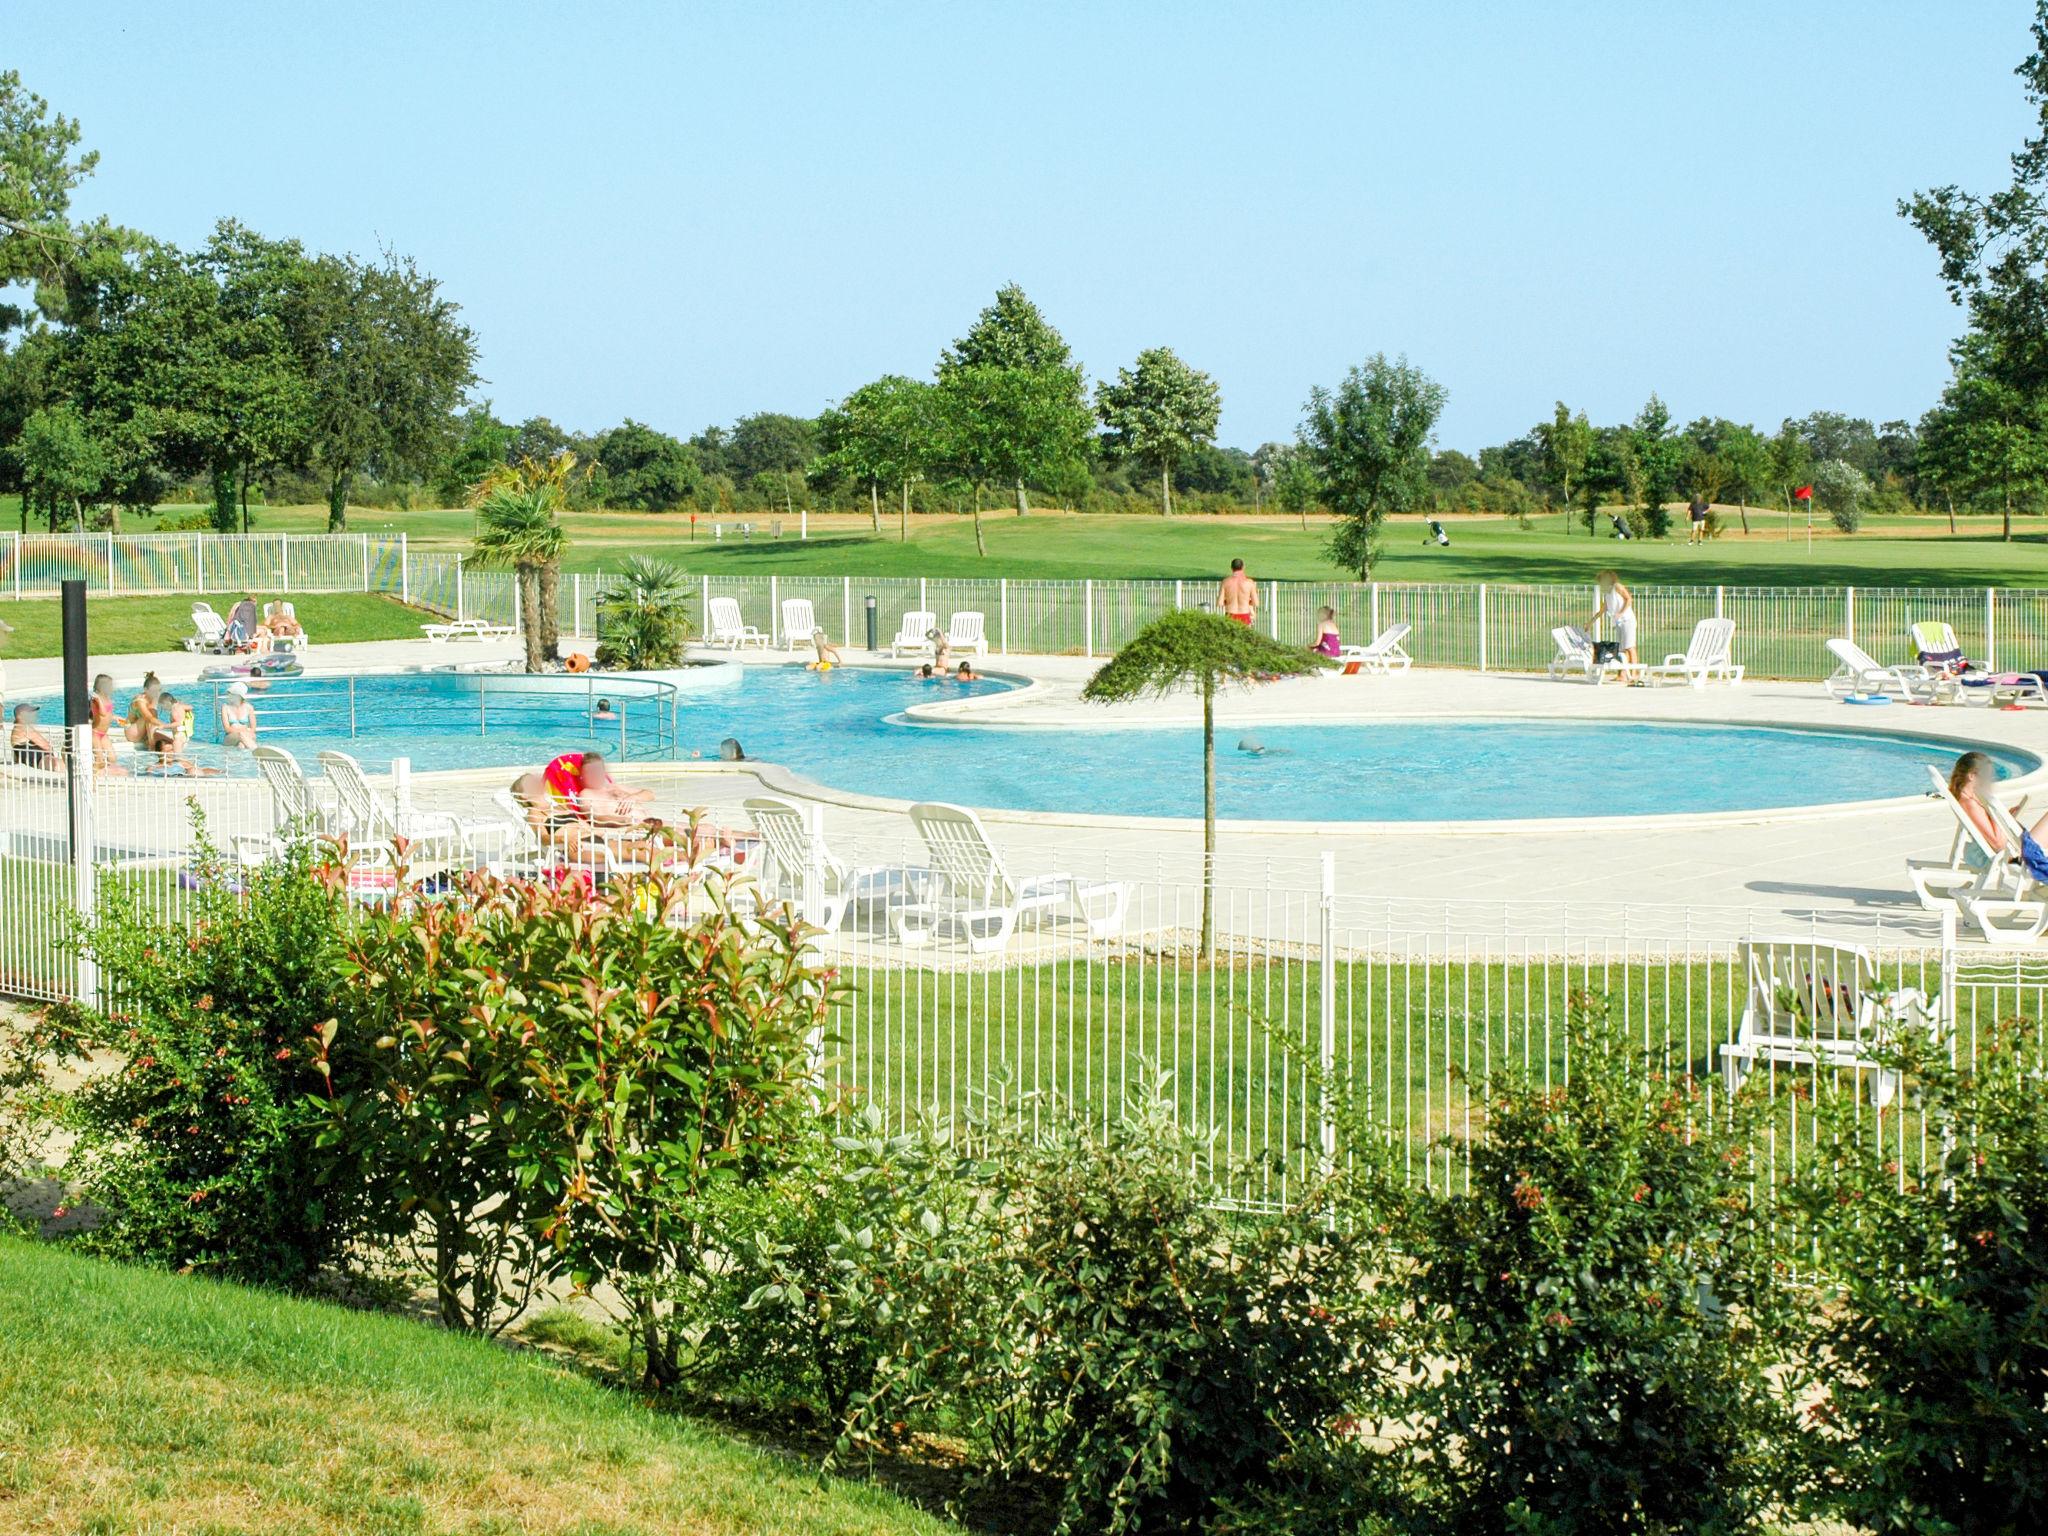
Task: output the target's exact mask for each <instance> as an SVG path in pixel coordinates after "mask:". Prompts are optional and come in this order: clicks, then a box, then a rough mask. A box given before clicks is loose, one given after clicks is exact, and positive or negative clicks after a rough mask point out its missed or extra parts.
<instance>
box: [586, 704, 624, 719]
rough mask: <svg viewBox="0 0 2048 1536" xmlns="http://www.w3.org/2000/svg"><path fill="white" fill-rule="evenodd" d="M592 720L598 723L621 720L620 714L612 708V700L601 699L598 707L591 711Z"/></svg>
mask: <svg viewBox="0 0 2048 1536" xmlns="http://www.w3.org/2000/svg"><path fill="white" fill-rule="evenodd" d="M590 718H591V719H592V720H598V721H606V720H610V721H616V720H617V719H618V718H619V712H618V711H617V710H615V709H613V708H612V701H611V700H610V699H599V700H598V701H597V705H596V707H595V708H593V709H592V710H591V711H590Z"/></svg>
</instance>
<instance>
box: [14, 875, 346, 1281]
mask: <svg viewBox="0 0 2048 1536" xmlns="http://www.w3.org/2000/svg"><path fill="white" fill-rule="evenodd" d="M198 876H199V879H198V885H197V889H196V890H195V891H194V892H193V895H192V916H191V920H190V922H189V923H178V922H171V921H167V920H166V919H164V918H162V917H160V916H158V915H157V913H156V912H155V911H154V910H153V908H152V906H151V904H150V903H149V902H148V901H147V899H146V898H145V897H143V896H140V895H138V894H136V893H135V892H134V891H133V890H132V889H131V887H130V886H129V885H127V884H126V883H124V882H121V881H118V880H108V881H106V882H104V883H103V884H102V886H101V899H100V906H99V910H98V912H97V914H96V915H95V919H94V921H93V923H92V925H91V926H90V928H89V929H87V930H86V932H85V933H84V934H83V936H82V938H81V941H80V942H81V943H82V944H83V945H84V947H85V948H86V950H87V951H88V952H89V953H90V954H91V956H92V958H93V959H94V960H95V961H96V962H97V964H98V966H99V973H100V985H101V989H102V992H103V995H104V997H105V999H106V1001H105V1003H104V1005H103V1006H102V1007H100V1008H97V1009H93V1008H82V1007H77V1006H64V1007H59V1008H56V1009H53V1010H52V1011H51V1013H50V1014H49V1016H48V1018H47V1020H46V1022H45V1023H44V1025H43V1027H42V1031H41V1034H40V1036H39V1040H38V1044H39V1045H40V1046H41V1048H43V1049H45V1050H47V1051H49V1052H50V1053H52V1055H53V1057H54V1058H55V1059H57V1060H59V1061H64V1062H69V1063H71V1064H72V1065H74V1066H76V1067H79V1068H80V1069H82V1070H83V1072H84V1078H83V1081H82V1082H81V1084H80V1086H79V1087H78V1088H77V1089H76V1090H75V1091H74V1092H72V1093H70V1094H68V1095H64V1096H62V1097H61V1098H60V1099H59V1100H58V1101H57V1105H58V1107H57V1111H56V1112H57V1113H58V1114H59V1115H60V1116H61V1122H62V1124H63V1125H64V1126H65V1128H67V1129H69V1130H70V1131H72V1132H73V1133H74V1134H75V1135H76V1137H77V1142H76V1145H75V1147H74V1149H73V1151H72V1154H71V1157H70V1159H69V1161H68V1163H67V1165H66V1167H65V1173H66V1175H67V1176H68V1177H70V1178H72V1179H75V1180H77V1181H78V1183H79V1184H80V1185H81V1186H82V1188H81V1194H82V1197H83V1198H84V1199H85V1200H86V1201H88V1202H90V1203H91V1204H92V1205H94V1206H96V1207H98V1208H99V1212H100V1217H101V1219H100V1221H99V1222H98V1224H97V1225H95V1226H93V1227H91V1228H89V1229H88V1230H86V1231H84V1232H82V1233H81V1234H80V1237H79V1240H80V1241H82V1242H85V1243H87V1244H89V1245H91V1246H93V1247H96V1248H99V1249H102V1250H104V1251H108V1252H112V1253H116V1254H119V1255H123V1256H126V1257H130V1258H136V1259H143V1260H147V1261H148V1262H151V1263H156V1264H163V1265H167V1266H169V1267H172V1268H177V1269H204V1270H211V1271H213V1272H215V1273H218V1274H222V1275H227V1276H231V1277H233V1278H236V1279H241V1280H251V1281H257V1282H260V1283H264V1284H272V1285H287V1286H296V1285H302V1284H304V1283H305V1282H306V1281H307V1280H308V1279H310V1278H311V1277H312V1275H313V1274H314V1273H315V1272H316V1271H317V1270H319V1269H320V1268H321V1267H322V1266H324V1265H326V1264H328V1263H330V1262H332V1261H334V1260H335V1259H337V1258H338V1257H339V1256H340V1255H341V1254H342V1253H343V1252H344V1250H345V1248H346V1246H347V1244H348V1243H349V1241H350V1240H351V1238H353V1237H354V1236H355V1235H356V1234H357V1233H358V1232H359V1231H360V1230H362V1225H363V1219H364V1215H365V1199H366V1192H365V1191H363V1190H362V1189H361V1188H360V1187H358V1186H355V1185H354V1184H352V1183H348V1182H344V1183H342V1184H338V1185H337V1184H330V1183H326V1182H323V1181H322V1180H321V1178H320V1174H319V1166H320V1159H319V1158H318V1157H317V1156H316V1155H315V1143H316V1140H317V1138H318V1136H319V1133H320V1129H321V1126H322V1125H323V1123H324V1121H325V1114H324V1111H323V1110H322V1109H321V1108H320V1107H319V1101H320V1100H321V1099H323V1098H324V1097H325V1095H326V1093H327V1081H326V1079H325V1077H323V1076H322V1074H321V1072H320V1071H319V1070H318V1067H317V1065H316V1056H317V1054H318V1053H319V1052H320V1050H321V1049H322V1047H323V1042H325V1041H327V1040H331V1038H332V1029H333V1026H332V1024H331V1022H330V1021H331V1020H332V1019H333V1016H334V1008H335V1000H336V994H337V991H338V989H339V978H338V973H337V971H336V968H335V959H336V954H337V945H338V942H339V932H340V929H341V926H342V923H343V921H344V913H343V903H342V901H341V898H340V897H339V896H338V895H337V893H336V892H335V890H334V889H333V887H332V885H331V884H330V883H329V881H328V880H327V879H326V878H325V877H324V875H323V873H322V871H321V870H320V869H319V868H317V867H316V865H315V862H314V859H313V856H312V855H311V854H310V853H307V852H304V851H301V852H299V853H296V854H293V855H291V856H289V857H287V858H286V859H284V860H283V861H281V862H279V863H276V864H272V865H269V866H267V867H265V868H263V869H260V870H256V871H253V872H247V873H237V875H236V876H235V877H234V878H230V873H229V871H228V870H226V869H224V868H223V867H222V864H221V862H220V860H219V859H218V858H217V857H216V856H215V855H214V854H213V853H212V852H211V851H210V850H207V851H205V852H203V853H202V856H201V859H200V861H199V865H198Z"/></svg>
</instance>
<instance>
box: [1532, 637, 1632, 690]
mask: <svg viewBox="0 0 2048 1536" xmlns="http://www.w3.org/2000/svg"><path fill="white" fill-rule="evenodd" d="M1550 638H1551V640H1552V641H1554V642H1555V643H1556V645H1557V654H1556V655H1555V656H1553V657H1551V658H1550V675H1551V676H1552V677H1553V678H1559V677H1582V678H1584V679H1585V680H1586V681H1587V682H1589V683H1598V682H1603V681H1605V680H1606V677H1607V674H1608V673H1609V672H1619V673H1620V674H1621V675H1622V676H1623V677H1628V676H1630V675H1636V676H1640V675H1641V673H1642V670H1643V667H1642V663H1641V662H1628V661H1623V660H1622V659H1621V658H1620V657H1618V656H1617V657H1615V658H1614V659H1613V660H1612V661H1595V660H1594V659H1593V637H1592V636H1591V635H1589V634H1587V633H1586V632H1585V631H1584V630H1583V629H1580V628H1579V627H1578V625H1576V624H1560V625H1558V626H1557V628H1555V629H1553V630H1552V631H1551V632H1550Z"/></svg>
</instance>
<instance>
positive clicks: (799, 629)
mask: <svg viewBox="0 0 2048 1536" xmlns="http://www.w3.org/2000/svg"><path fill="white" fill-rule="evenodd" d="M817 627H818V616H817V615H816V614H815V613H813V612H812V611H811V600H810V599H809V598H808V597H785V598H784V599H783V600H782V643H783V644H784V645H785V646H787V647H788V648H789V649H791V650H795V649H796V648H797V647H798V646H800V645H809V644H810V643H811V632H812V631H813V630H815V629H816V628H817Z"/></svg>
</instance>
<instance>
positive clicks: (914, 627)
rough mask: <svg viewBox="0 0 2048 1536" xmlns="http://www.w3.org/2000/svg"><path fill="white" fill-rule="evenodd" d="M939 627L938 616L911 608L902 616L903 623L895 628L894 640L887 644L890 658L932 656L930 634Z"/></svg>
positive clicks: (924, 610) (921, 609) (920, 609)
mask: <svg viewBox="0 0 2048 1536" xmlns="http://www.w3.org/2000/svg"><path fill="white" fill-rule="evenodd" d="M938 627H939V616H938V615H937V614H936V613H932V612H929V611H928V610H926V609H923V608H913V609H911V610H910V612H908V613H906V614H904V615H903V622H902V623H901V624H899V625H898V626H897V627H896V638H895V639H894V640H892V641H890V642H889V654H890V655H891V656H929V655H931V654H932V642H931V632H932V631H933V630H935V629H937V628H938Z"/></svg>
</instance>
